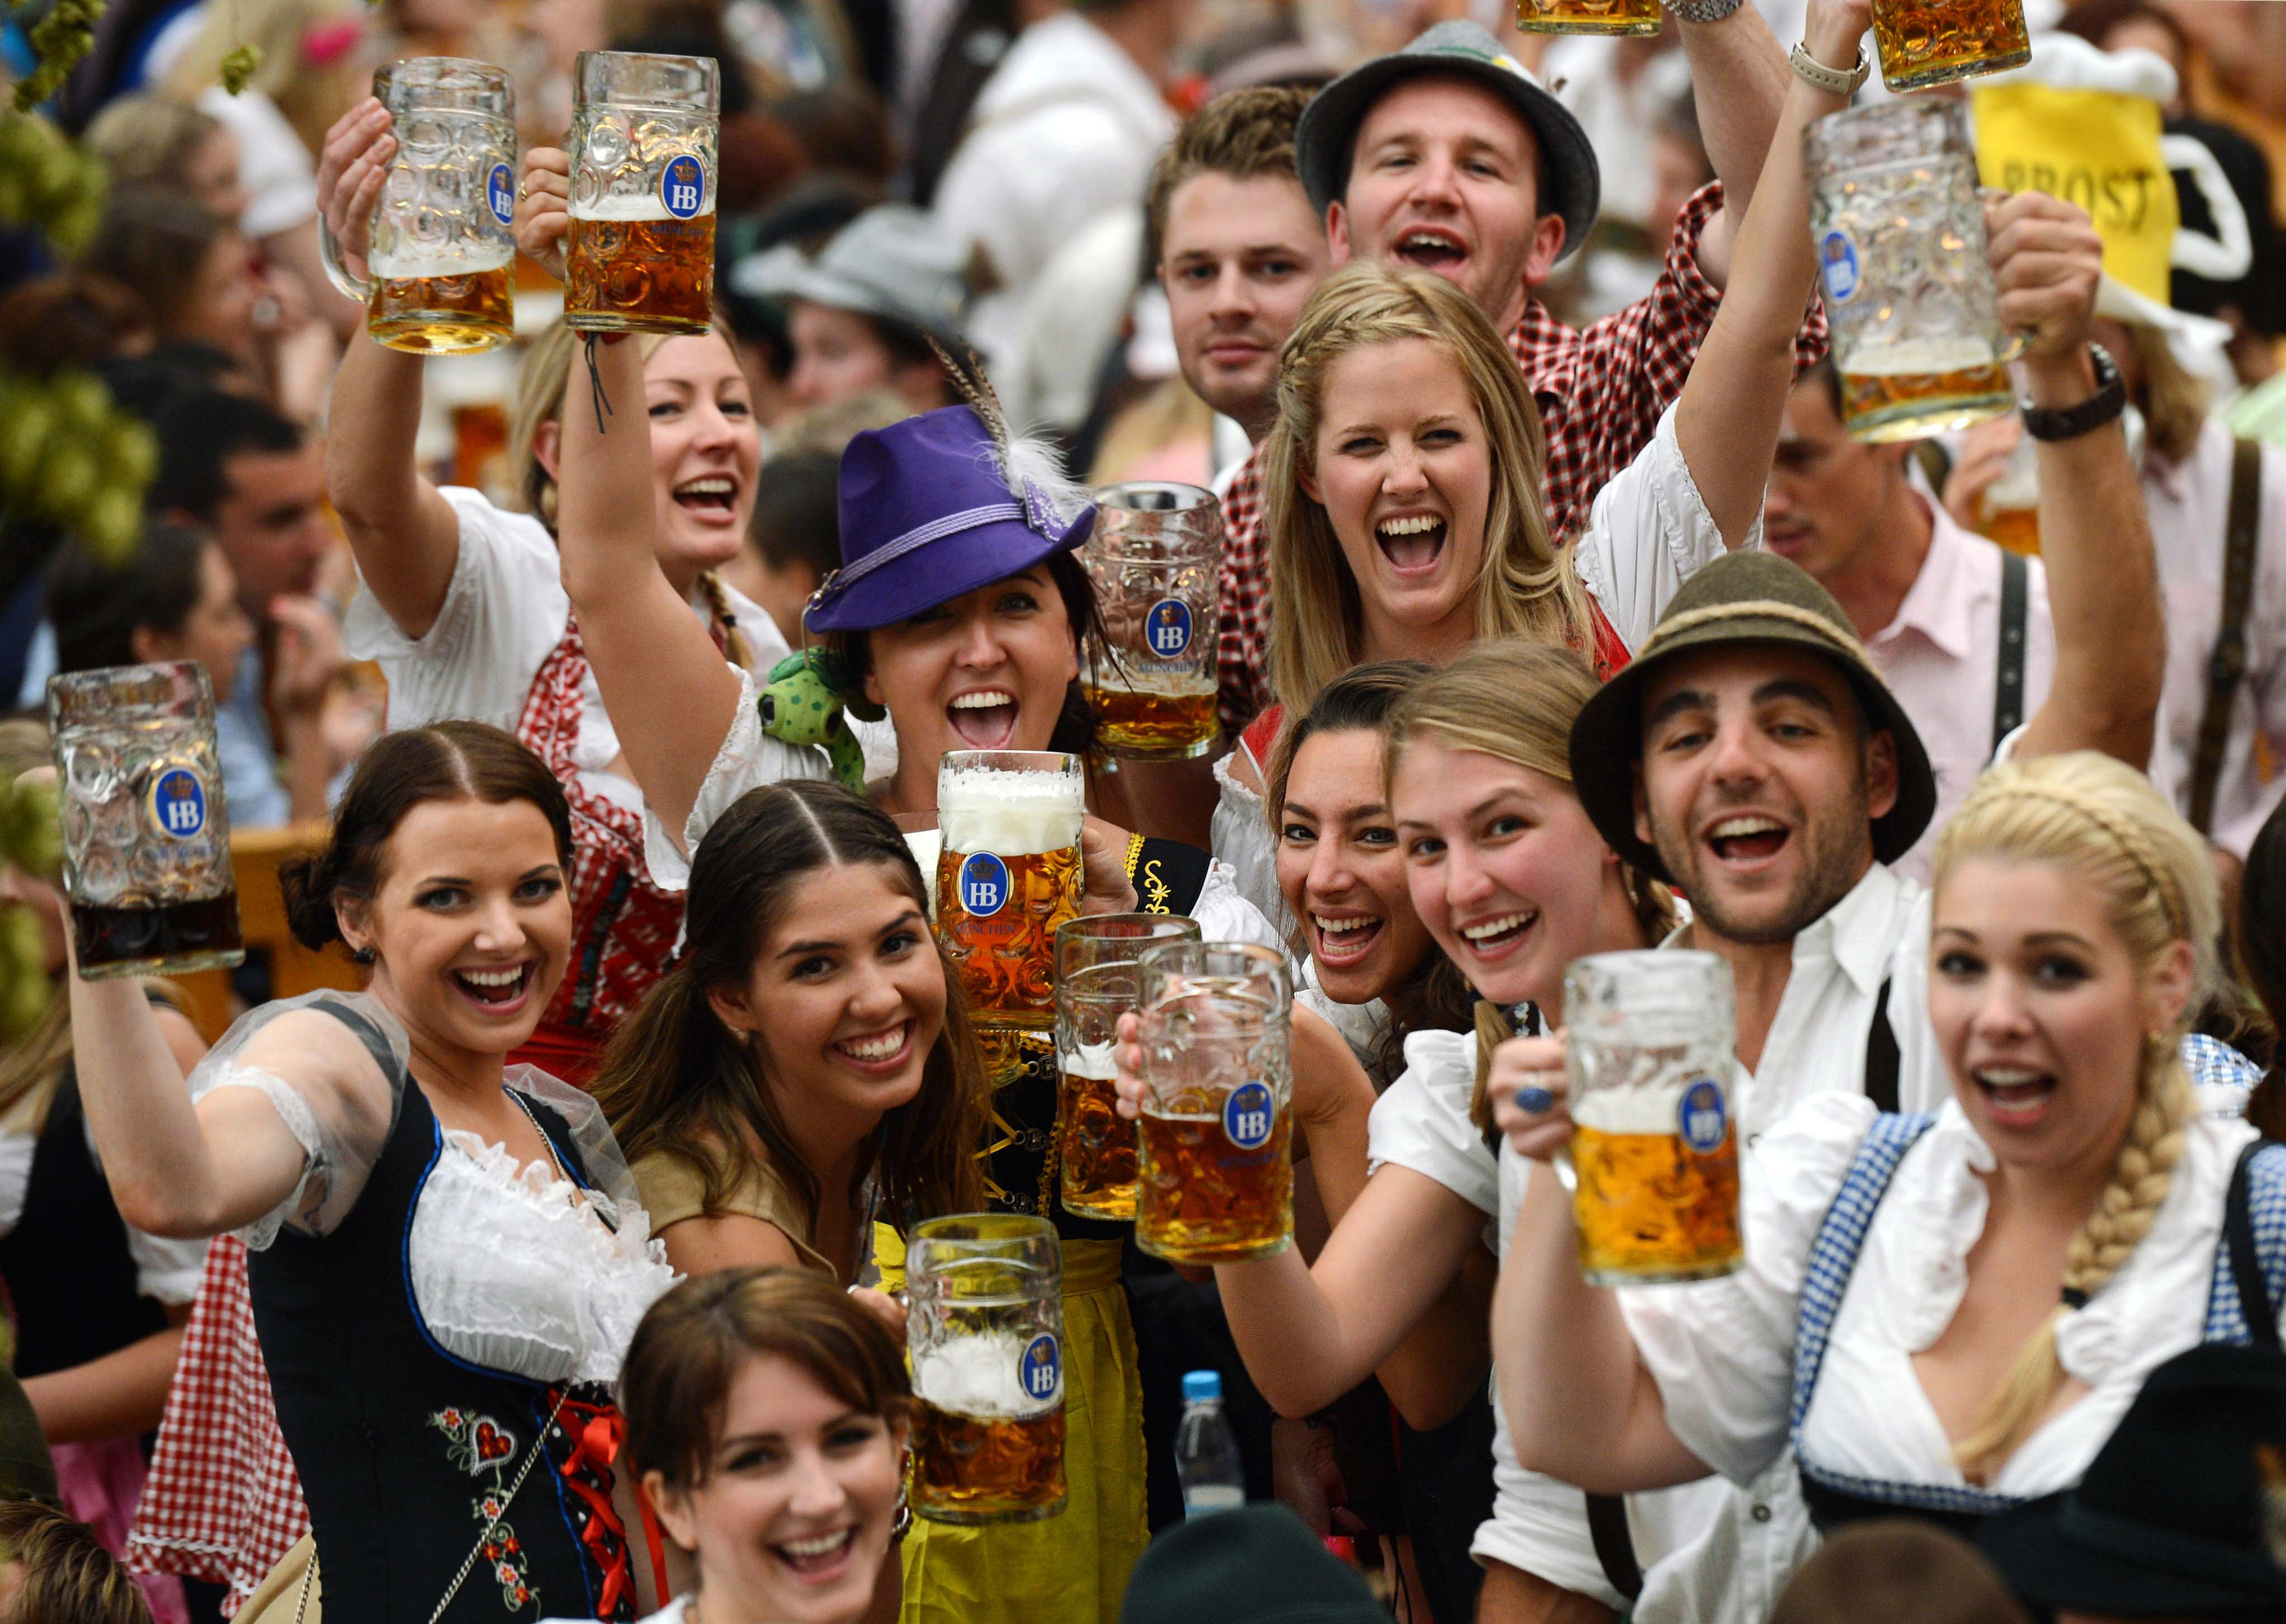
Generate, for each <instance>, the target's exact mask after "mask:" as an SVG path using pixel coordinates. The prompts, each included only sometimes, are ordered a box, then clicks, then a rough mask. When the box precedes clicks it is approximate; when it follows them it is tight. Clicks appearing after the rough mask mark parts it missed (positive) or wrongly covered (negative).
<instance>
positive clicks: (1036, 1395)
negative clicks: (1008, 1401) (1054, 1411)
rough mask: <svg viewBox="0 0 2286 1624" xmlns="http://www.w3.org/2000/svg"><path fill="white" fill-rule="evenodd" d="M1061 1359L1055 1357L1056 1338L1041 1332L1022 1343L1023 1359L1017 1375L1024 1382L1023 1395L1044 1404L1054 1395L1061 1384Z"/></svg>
mask: <svg viewBox="0 0 2286 1624" xmlns="http://www.w3.org/2000/svg"><path fill="white" fill-rule="evenodd" d="M1062 1365H1063V1361H1062V1360H1060V1359H1058V1358H1057V1357H1056V1339H1055V1338H1054V1337H1053V1336H1048V1335H1047V1334H1046V1333H1044V1332H1043V1333H1042V1334H1041V1335H1039V1336H1035V1337H1033V1338H1032V1340H1031V1341H1029V1343H1026V1344H1024V1361H1023V1364H1022V1365H1021V1367H1020V1368H1019V1372H1018V1374H1019V1376H1020V1377H1021V1380H1022V1382H1023V1384H1024V1396H1025V1397H1026V1398H1028V1399H1035V1400H1037V1402H1039V1403H1042V1404H1045V1403H1047V1402H1048V1401H1049V1400H1050V1399H1053V1398H1054V1397H1055V1396H1056V1390H1057V1388H1058V1387H1059V1386H1060V1385H1061V1384H1062V1373H1063V1372H1062Z"/></svg>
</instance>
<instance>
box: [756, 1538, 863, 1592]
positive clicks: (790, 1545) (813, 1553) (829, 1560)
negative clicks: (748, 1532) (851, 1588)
mask: <svg viewBox="0 0 2286 1624" xmlns="http://www.w3.org/2000/svg"><path fill="white" fill-rule="evenodd" d="M856 1544H857V1530H856V1528H855V1525H852V1526H850V1527H847V1528H842V1529H839V1530H837V1531H836V1532H834V1533H821V1534H818V1535H816V1536H815V1537H814V1538H811V1539H807V1540H783V1541H779V1542H778V1543H776V1544H775V1545H773V1546H771V1547H770V1554H771V1555H772V1556H774V1557H776V1558H777V1559H778V1560H779V1561H781V1562H783V1563H784V1564H785V1565H786V1566H788V1567H790V1568H792V1570H793V1571H794V1573H797V1574H798V1575H800V1577H801V1578H803V1579H807V1580H809V1581H813V1582H816V1581H822V1580H828V1579H836V1578H839V1577H840V1575H841V1573H842V1572H843V1571H844V1570H845V1569H847V1566H848V1565H849V1557H850V1555H851V1553H852V1551H853V1550H854V1549H855V1547H856Z"/></svg>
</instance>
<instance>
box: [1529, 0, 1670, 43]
mask: <svg viewBox="0 0 2286 1624" xmlns="http://www.w3.org/2000/svg"><path fill="white" fill-rule="evenodd" d="M1661 20H1662V19H1661V18H1660V16H1659V0H1516V27H1517V33H1519V34H1604V35H1619V34H1656V33H1658V32H1659V26H1660V23H1661Z"/></svg>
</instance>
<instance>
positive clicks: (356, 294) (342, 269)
mask: <svg viewBox="0 0 2286 1624" xmlns="http://www.w3.org/2000/svg"><path fill="white" fill-rule="evenodd" d="M318 259H319V263H320V264H323V265H324V266H325V267H326V280H327V281H329V282H331V283H332V284H333V285H334V286H335V287H336V288H340V289H341V290H342V292H343V294H345V295H346V296H349V297H350V298H352V299H355V300H356V301H357V302H358V303H359V304H370V303H372V301H373V284H372V283H371V282H368V281H365V280H361V279H360V278H358V277H354V276H351V274H350V269H349V267H348V266H347V265H345V264H342V246H341V244H340V243H338V242H335V240H334V233H333V232H332V230H331V229H330V228H329V227H327V225H326V219H325V217H324V216H323V215H320V216H319V217H318Z"/></svg>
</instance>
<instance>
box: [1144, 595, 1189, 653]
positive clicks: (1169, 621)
mask: <svg viewBox="0 0 2286 1624" xmlns="http://www.w3.org/2000/svg"><path fill="white" fill-rule="evenodd" d="M1143 640H1144V642H1145V643H1147V644H1149V645H1150V649H1151V652H1152V653H1154V654H1155V655H1157V656H1158V657H1159V658H1161V659H1180V658H1182V657H1183V655H1184V653H1185V652H1186V650H1188V649H1189V648H1190V646H1191V606H1190V605H1189V604H1188V603H1184V602H1183V601H1182V600H1181V599H1180V598H1161V599H1160V600H1159V601H1158V602H1157V603H1154V604H1152V605H1151V612H1150V613H1148V614H1147V615H1146V616H1144V617H1143Z"/></svg>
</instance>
